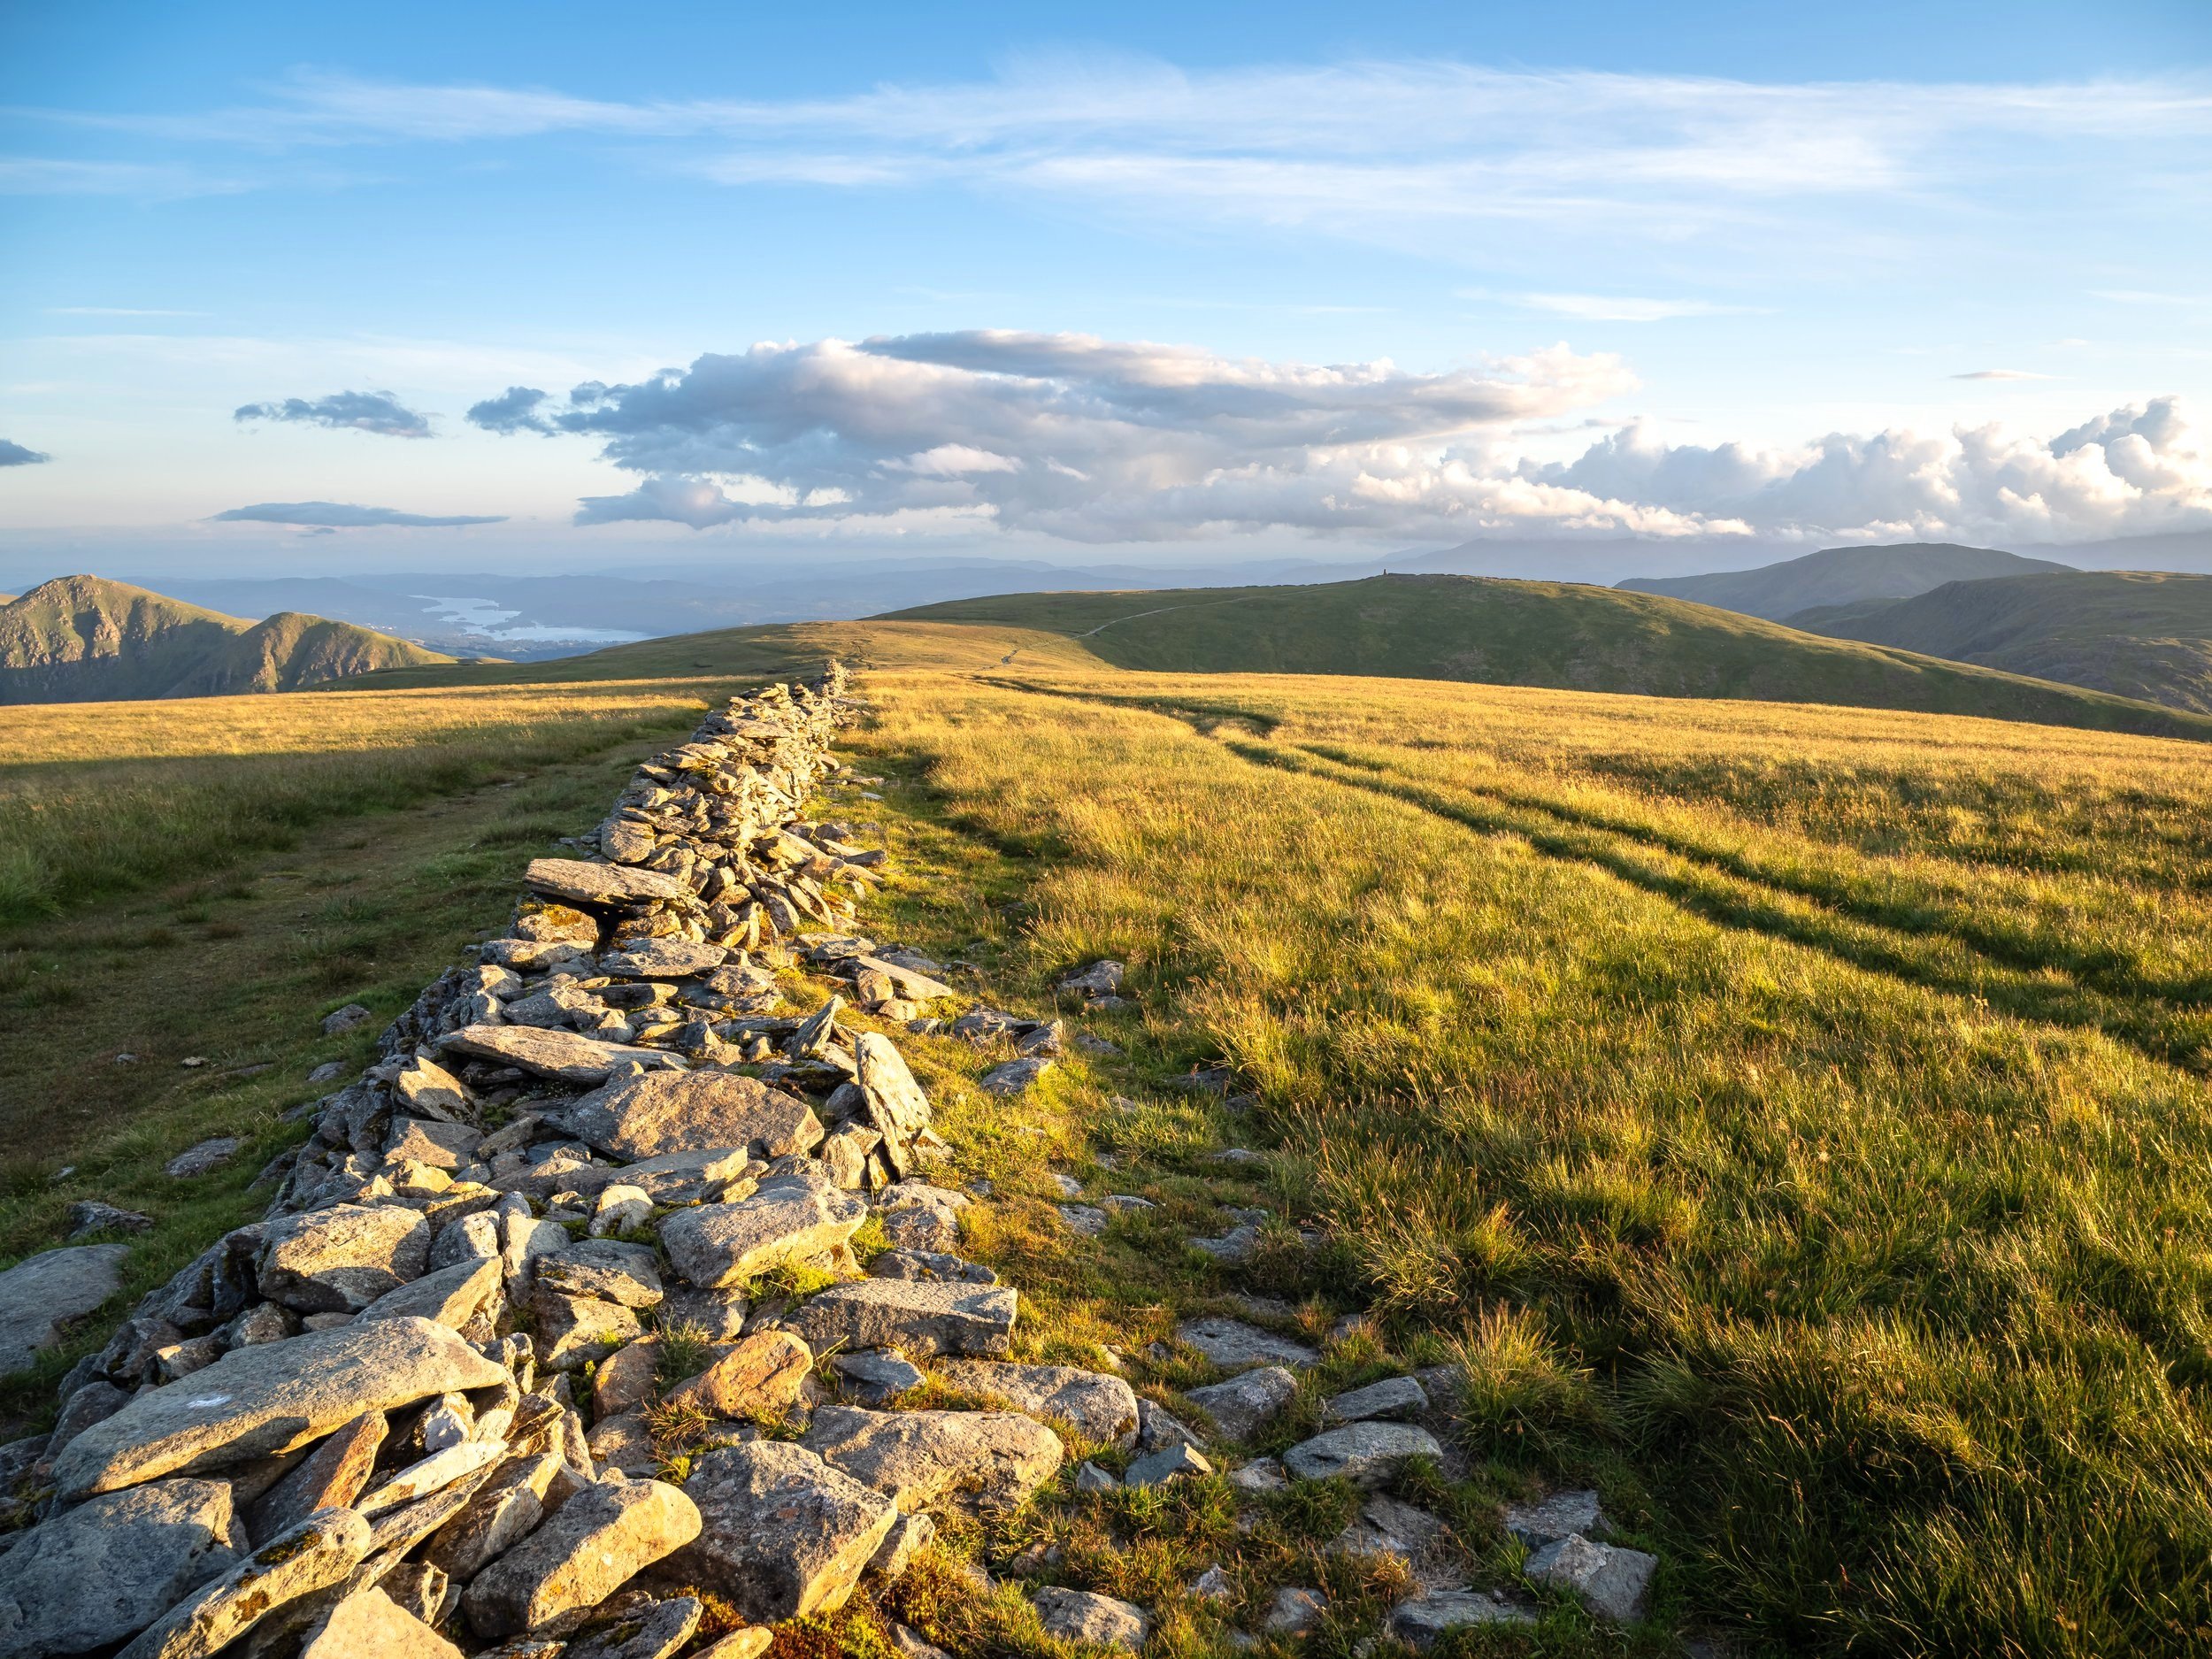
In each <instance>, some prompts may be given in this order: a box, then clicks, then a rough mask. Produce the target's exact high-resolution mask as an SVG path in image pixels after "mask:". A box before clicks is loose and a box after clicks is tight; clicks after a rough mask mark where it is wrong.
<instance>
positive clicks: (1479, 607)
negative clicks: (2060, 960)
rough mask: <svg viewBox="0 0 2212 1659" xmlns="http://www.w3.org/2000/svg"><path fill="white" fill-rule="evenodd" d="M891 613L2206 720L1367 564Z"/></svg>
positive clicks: (1679, 682) (1739, 629) (1631, 676)
mask: <svg viewBox="0 0 2212 1659" xmlns="http://www.w3.org/2000/svg"><path fill="white" fill-rule="evenodd" d="M895 619H901V620H913V621H925V622H939V623H942V622H960V621H965V622H972V623H984V624H995V625H998V626H1007V627H1016V628H1026V629H1033V630H1038V631H1041V632H1047V633H1055V634H1064V635H1067V636H1070V637H1071V638H1072V639H1074V640H1076V641H1079V643H1080V644H1082V645H1083V646H1084V647H1086V648H1087V649H1089V650H1090V651H1092V652H1094V654H1096V655H1097V656H1098V657H1102V658H1104V659H1105V660H1106V661H1108V662H1110V663H1113V664H1116V665H1118V666H1119V667H1123V668H1136V669H1156V670H1164V671H1167V672H1177V671H1180V672H1208V673H1255V672H1257V673H1299V674H1390V675H1398V676H1409V677H1418V678H1421V679H1436V680H1479V681H1486V682H1489V683H1492V684H1497V685H1517V686H1548V687H1562V688H1569V689H1575V690H1583V691H1619V692H1632V693H1638V694H1641V695H1651V696H1662V697H1730V698H1749V699H1755V700H1757V701H1760V702H1778V703H1840V704H1847V705H1852V706H1856V707H1863V708H1875V709H1915V710H1926V711H1929V712H1933V713H1943V714H1971V715H1981V716H1986V717H1989V718H1996V719H2007V720H2036V721H2041V722H2045V723H2047V724H2050V725H2055V726H2090V727H2093V728H2096V729H2099V730H2108V731H2124V732H2146V733H2162V734H2169V735H2176V736H2195V737H2212V720H2207V719H2205V718H2200V717H2197V716H2193V715H2177V713H2175V712H2174V711H2172V710H2165V709H2159V708H2154V707H2152V706H2150V705H2148V704H2145V703H2132V702H2130V701H2128V700H2127V699H2125V698H2123V697H2116V696H2113V695H2109V694H2107V693H2102V692H2094V691H2085V690H2083V689H2082V688H2080V687H2074V686H2059V685H2053V684H2050V683H2048V682H2047V681H2043V680H2028V679H2024V678H2022V677H2021V676H2019V675H2016V674H2009V673H2004V672H1999V671H1997V670H1994V669H1988V668H1979V667H1974V666H1970V665H1968V664H1962V663H1954V662H1947V661H1944V660H1943V659H1941V658H1939V657H1923V656H1919V655H1916V654H1915V653H1913V652H1911V651H1905V650H1898V649H1892V648H1889V647H1886V646H1873V645H1865V644H1862V643H1860V642H1859V641H1850V640H1838V639H1829V638H1824V637H1822V636H1819V635H1815V634H1802V633H1800V632H1798V631H1797V630H1796V629H1793V628H1789V627H1785V626H1782V625H1781V624H1779V623H1776V622H1766V621H1763V620H1761V619H1760V618H1756V617H1749V616H1743V615H1740V614H1738V613H1737V612H1734V611H1721V610H1717V609H1715V608H1714V607H1712V606H1710V605H1701V604H1693V603H1689V602H1687V601H1685V600H1679V599H1669V598H1664V597H1662V596H1660V595H1655V594H1642V593H1631V592H1626V591H1624V590H1623V589H1620V588H1591V587H1584V586H1581V585H1578V584H1575V583H1568V582H1525V581H1502V580H1492V579H1490V578H1486V577H1477V576H1378V577H1372V578H1370V579H1369V580H1365V581H1358V582H1332V583H1323V584H1317V585H1313V586H1307V587H1287V588H1184V589H1175V590H1168V591H1164V592H1157V593H1079V594H1006V595H993V596H991V597H989V598H984V599H962V600H956V601H953V602H951V603H946V604H937V605H927V606H924V607H922V608H920V609H918V610H914V611H900V612H897V613H896V617H895ZM702 637H704V636H702Z"/></svg>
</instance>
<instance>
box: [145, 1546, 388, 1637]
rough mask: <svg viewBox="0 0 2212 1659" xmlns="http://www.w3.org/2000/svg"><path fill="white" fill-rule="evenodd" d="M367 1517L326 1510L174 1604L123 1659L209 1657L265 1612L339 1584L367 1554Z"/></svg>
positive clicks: (239, 1634)
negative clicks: (364, 1518)
mask: <svg viewBox="0 0 2212 1659" xmlns="http://www.w3.org/2000/svg"><path fill="white" fill-rule="evenodd" d="M369 1544H370V1533H369V1524H368V1523H367V1522H366V1521H365V1520H363V1519H362V1518H361V1517H359V1516H358V1515H356V1514H355V1513H354V1512H353V1511H352V1510H351V1509H323V1510H320V1511H319V1512H318V1513H316V1514H314V1515H311V1516H310V1517H307V1519H305V1520H304V1521H302V1522H301V1523H300V1524H299V1525H297V1526H295V1527H293V1528H292V1529H291V1530H290V1531H288V1532H280V1533H278V1534H277V1535H276V1537H274V1538H273V1539H271V1540H269V1541H268V1542H267V1543H265V1544H264V1545H263V1546H262V1547H261V1548H259V1549H257V1550H256V1551H254V1553H253V1554H252V1555H249V1556H247V1557H246V1559H245V1560H243V1561H242V1562H240V1563H238V1564H237V1565H236V1566H234V1567H233V1568H232V1569H231V1570H230V1571H228V1572H226V1573H225V1574H224V1575H223V1576H222V1577H221V1578H218V1579H216V1580H215V1581H214V1582H213V1583H211V1584H209V1585H206V1586H203V1587H202V1588H201V1589H200V1590H198V1591H197V1592H196V1593H195V1594H192V1595H191V1596H189V1597H188V1598H187V1599H186V1600H184V1601H180V1602H179V1603H178V1604H177V1605H176V1606H175V1607H174V1608H173V1609H170V1611H169V1612H168V1614H167V1615H166V1616H165V1617H163V1618H162V1620H161V1621H160V1622H159V1623H158V1624H155V1625H153V1626H152V1627H150V1629H148V1630H147V1631H146V1632H144V1633H143V1634H142V1635H140V1636H139V1637H138V1639H137V1640H134V1641H133V1642H132V1643H131V1644H130V1646H129V1647H126V1648H124V1649H123V1655H122V1659H207V1656H208V1655H211V1654H213V1653H215V1652H216V1651H218V1650H219V1649H220V1648H222V1647H227V1646H228V1645H229V1644H230V1643H231V1642H232V1641H234V1640H236V1639H237V1638H238V1637H240V1636H242V1635H243V1634H244V1633H245V1632H247V1631H249V1630H250V1629H252V1628H253V1626H254V1625H255V1624H257V1623H259V1622H260V1620H261V1619H262V1618H264V1617H266V1616H267V1615H268V1614H270V1613H272V1612H274V1611H275V1610H277V1609H280V1608H282V1607H285V1606H287V1605H288V1604H289V1603H291V1602H294V1601H298V1600H299V1599H300V1598H301V1597H302V1596H305V1595H311V1594H314V1593H315V1592H316V1591H318V1590H321V1589H324V1588H326V1587H327V1586H331V1585H334V1584H336V1583H338V1582H339V1581H340V1580H341V1579H342V1578H345V1576H346V1575H347V1574H348V1573H349V1572H351V1571H353V1569H354V1567H355V1566H356V1565H357V1563H359V1562H360V1560H361V1558H362V1557H363V1556H364V1555H367V1554H368V1553H369Z"/></svg>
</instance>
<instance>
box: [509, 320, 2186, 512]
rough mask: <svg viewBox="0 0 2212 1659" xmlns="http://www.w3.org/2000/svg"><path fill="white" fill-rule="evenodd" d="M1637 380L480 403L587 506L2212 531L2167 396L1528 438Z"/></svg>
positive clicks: (924, 368) (893, 382) (1009, 339)
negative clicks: (1946, 425)
mask: <svg viewBox="0 0 2212 1659" xmlns="http://www.w3.org/2000/svg"><path fill="white" fill-rule="evenodd" d="M1635 385H1636V380H1635V378H1634V376H1633V375H1632V373H1630V371H1629V370H1628V368H1627V366H1626V365H1624V363H1623V362H1622V360H1621V359H1620V358H1619V357H1616V356H1613V355H1610V354H1607V353H1588V354H1580V353H1576V352H1574V351H1571V350H1570V349H1567V348H1566V347H1564V346H1558V347H1554V348H1550V349H1546V350H1542V351H1538V352H1534V353H1531V354H1528V355H1526V356H1522V357H1510V358H1503V359H1499V360H1496V361H1495V362H1494V363H1492V364H1491V365H1488V367H1487V369H1486V371H1485V372H1482V373H1476V372H1473V371H1455V372H1451V373H1434V374H1424V373H1415V372H1412V371H1409V370H1405V369H1401V368H1399V367H1397V366H1396V365H1394V364H1391V363H1389V362H1388V361H1386V360H1379V361H1376V362H1371V363H1362V364H1351V365H1307V364H1300V363H1289V362H1271V361H1261V360H1255V359H1233V358H1226V357H1217V356H1215V355H1213V354H1210V353H1208V352H1205V351H1202V350H1200V349H1195V348H1193V347H1187V346H1162V345H1153V344H1147V343H1143V342H1116V341H1106V340H1100V339H1097V338H1094V337H1093V336H1090V335H1085V334H1025V333H1018V332H1013V331H1006V330H975V331H969V332H964V333H953V334H915V335H903V336H895V337H879V338H874V339H869V340H864V341H860V342H847V341H841V340H821V341H816V342H811V343H808V344H803V345H799V344H789V345H777V344H764V345H757V346H755V347H753V348H752V349H749V350H748V351H744V352H737V353H709V354H706V355H704V356H702V357H698V358H697V359H696V360H695V361H694V362H693V363H692V364H691V365H690V366H689V367H688V368H687V369H682V370H668V371H665V372H664V373H661V374H659V375H657V376H655V377H653V378H651V379H649V380H641V381H638V382H635V383H634V384H628V385H606V384H603V383H601V382H598V381H587V382H585V383H584V384H582V385H580V386H578V387H576V388H573V389H572V391H570V392H569V393H568V394H567V395H566V396H565V397H555V396H551V395H550V394H549V393H547V392H544V391H542V390H540V389H538V388H533V387H510V388H507V390H506V391H504V392H503V393H502V394H500V395H499V396H495V397H490V398H487V399H485V400H484V401H482V402H480V403H477V404H476V405H475V406H474V407H472V409H470V410H469V411H468V417H467V418H468V419H469V421H470V423H471V424H472V425H474V426H479V427H481V428H483V429H485V430H487V431H490V432H495V433H499V434H541V435H545V436H560V435H572V436H577V437H583V438H588V439H591V440H594V441H596V442H598V444H599V445H600V454H601V457H602V458H603V460H605V461H607V462H610V463H611V464H612V465H615V466H617V467H619V468H621V469H623V470H624V471H626V472H633V473H636V474H639V475H640V481H639V482H638V484H637V485H636V487H635V488H633V489H631V490H629V491H627V492H626V493H623V494H620V495H595V496H588V497H585V498H584V499H583V501H582V503H581V504H580V510H579V511H578V513H577V515H576V518H577V522H578V523H579V524H584V525H599V524H612V523H618V522H623V521H638V520H664V521H667V522H672V523H675V524H681V525H687V526H690V527H692V528H693V529H705V528H708V527H710V526H718V525H739V524H779V525H794V524H807V523H812V524H818V525H826V526H841V527H872V528H876V529H881V530H887V531H908V532H927V531H932V530H934V531H937V532H940V533H949V532H956V531H957V530H960V529H963V528H966V529H970V530H1002V531H1027V532H1033V533H1037V534H1043V535H1047V536H1051V537H1055V538H1057V539H1060V540H1064V541H1076V542H1087V543H1103V542H1112V541H1182V540H1188V539H1192V538H1196V537H1203V536H1207V535H1210V534H1231V533H1236V532H1246V531H1255V530H1290V531H1299V532H1311V533H1318V534H1341V535H1348V536H1358V537H1363V538H1372V537H1375V536H1409V537H1415V536H1453V537H1460V538H1466V537H1471V536H1475V535H1479V534H1484V533H1487V532H1498V531H1510V532H1516V533H1528V532H1531V531H1534V532H1538V533H1542V532H1546V531H1549V532H1556V533H1561V534H1570V535H1571V534H1614V535H1618V534H1633V535H1647V536H1685V535H1713V534H1719V535H1753V534H1755V535H1761V536H1778V537H1784V538H1789V537H1829V536H1833V537H1839V538H1843V539H1856V538H1872V537H1893V536H1923V537H1929V536H1980V537H2005V538H2013V539H2019V540H2030V541H2067V540H2091V539H2096V538H2101V537H2108V536H2122V535H2131V534H2148V533H2154V532H2158V531H2170V530H2184V529H2199V528H2212V449H2208V448H2207V447H2206V446H2205V444H2204V442H2203V441H2202V440H2201V439H2200V437H2199V436H2198V434H2196V433H2195V432H2194V431H2193V428H2192V427H2191V426H2189V424H2188V422H2187V420H2186V419H2185V417H2184V415H2183V412H2182V409H2181V405H2180V402H2179V400H2178V399H2177V398H2174V397H2170V396H2162V397H2154V398H2152V399H2150V400H2149V401H2148V402H2147V403H2144V404H2142V405H2139V406H2134V407H2128V408H2123V409H2118V410H2114V411H2109V412H2108V413H2105V414H2101V415H2099V416H2097V417H2094V418H2093V419H2089V420H2087V421H2085V422H2083V423H2081V424H2080V425H2078V426H2074V427H2072V428H2070V429H2069V430H2067V431H2064V432H2062V433H2060V434H2055V435H2054V436H2048V437H2035V436H2029V435H2025V434H2015V433H2008V432H2007V431H2005V430H2003V429H2002V428H2001V427H1999V426H1994V425H1985V426H1975V427H1967V428H1960V429H1956V430H1954V431H1951V432H1947V433H1941V434H1917V433H1913V432H1909V431H1901V430H1892V431H1884V432H1879V433H1875V434H1841V433H1836V434H1827V435H1825V436H1823V437H1820V438H1817V439H1815V440H1812V441H1810V442H1806V443H1803V444H1801V445H1798V446H1796V447H1794V448H1789V449H1762V448H1755V447H1750V446H1746V445H1742V444H1737V443H1723V444H1718V445H1714V446H1710V447H1705V446H1698V445H1692V444H1670V443H1667V442H1664V441H1663V439H1661V438H1660V437H1659V436H1658V435H1657V434H1655V431H1654V430H1653V429H1652V428H1651V427H1650V426H1648V425H1647V424H1646V423H1644V422H1641V421H1631V422H1628V423H1625V424H1622V425H1620V426H1618V427H1617V430H1614V431H1612V432H1609V433H1608V434H1606V435H1605V436H1603V437H1601V438H1599V439H1598V440H1596V441H1595V442H1593V443H1592V444H1591V445H1590V447H1589V448H1588V449H1586V450H1585V451H1584V453H1583V454H1582V455H1581V456H1579V457H1577V458H1575V459H1573V460H1571V461H1554V462H1540V461H1536V460H1532V459H1530V458H1528V457H1526V456H1525V454H1522V453H1521V452H1520V451H1521V449H1522V447H1523V445H1522V443H1521V442H1520V434H1521V432H1522V430H1523V429H1524V428H1525V427H1526V426H1529V425H1531V424H1532V423H1537V422H1546V421H1555V420H1559V419H1564V418H1569V417H1572V416H1575V415H1578V414H1581V413H1583V412H1584V411H1588V410H1590V409H1592V408H1593V407H1594V406H1596V405H1598V404H1600V403H1604V402H1606V401H1607V400H1609V399H1611V398H1614V397H1617V396H1620V395H1622V394H1623V393H1624V392H1627V391H1630V390H1632V389H1633V388H1634V387H1635ZM1592 424H1596V423H1592Z"/></svg>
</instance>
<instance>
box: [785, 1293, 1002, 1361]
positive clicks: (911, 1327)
mask: <svg viewBox="0 0 2212 1659" xmlns="http://www.w3.org/2000/svg"><path fill="white" fill-rule="evenodd" d="M1019 1305H1020V1299H1019V1297H1018V1295H1017V1294H1016V1293H1015V1292H1014V1291H1012V1290H1011V1289H1010V1288H1008V1287H1007V1286H1002V1285H965V1284H956V1283H954V1284H949V1283H944V1282H934V1283H933V1282H931V1281H928V1280H919V1279H863V1280H861V1281H860V1282H859V1283H857V1284H853V1285H833V1286H830V1288H828V1289H827V1290H825V1291H822V1292H821V1293H819V1294H817V1295H814V1296H810V1297H809V1298H808V1299H807V1301H806V1302H804V1303H803V1305H801V1306H800V1307H799V1308H798V1309H797V1310H795V1311H794V1312H793V1313H791V1314H789V1315H787V1317H786V1318H785V1320H784V1323H785V1325H787V1326H788V1327H789V1328H790V1329H791V1330H793V1331H795V1332H797V1333H798V1334H799V1335H800V1336H801V1337H803V1339H805V1340H806V1343H807V1346H808V1347H810V1348H813V1349H814V1350H815V1351H816V1352H817V1353H821V1352H823V1351H825V1350H826V1349H830V1348H847V1349H851V1348H897V1349H898V1350H900V1352H902V1353H903V1354H906V1355H908V1356H911V1357H914V1358H922V1357H925V1356H929V1355H933V1354H964V1355H975V1356H982V1357H987V1358H995V1357H996V1356H1000V1355H1002V1354H1004V1353H1006V1352H1007V1350H1008V1349H1009V1348H1010V1347H1011V1346H1012V1343H1013V1330H1014V1317H1015V1313H1016V1310H1018V1307H1019Z"/></svg>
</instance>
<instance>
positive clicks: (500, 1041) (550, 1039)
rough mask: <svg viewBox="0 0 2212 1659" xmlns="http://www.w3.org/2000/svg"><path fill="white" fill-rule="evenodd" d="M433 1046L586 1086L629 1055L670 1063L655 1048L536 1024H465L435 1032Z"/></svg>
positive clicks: (599, 1080) (656, 1063) (658, 1063)
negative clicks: (439, 1032)
mask: <svg viewBox="0 0 2212 1659" xmlns="http://www.w3.org/2000/svg"><path fill="white" fill-rule="evenodd" d="M438 1047H439V1048H441V1049H442V1050H443V1051H444V1052H446V1053H448V1054H463V1055H467V1056H471V1057H472V1058H473V1059H478V1060H496V1061H498V1062H499V1063H500V1064H502V1065H512V1066H519V1067H521V1068H522V1069H523V1070H524V1071H528V1072H532V1073H534V1075H536V1076H538V1077H549V1078H556V1079H559V1080H560V1081H561V1082H564V1083H577V1084H582V1085H585V1086H592V1085H596V1084H600V1083H604V1082H605V1081H606V1080H607V1077H608V1074H609V1073H610V1072H611V1071H613V1070H614V1068H615V1067H616V1066H618V1065H620V1064H625V1063H626V1062H628V1061H632V1060H635V1061H638V1062H640V1063H641V1064H646V1065H651V1066H667V1065H673V1064H675V1063H674V1061H673V1060H672V1059H671V1058H670V1057H669V1056H667V1055H665V1054H664V1053H662V1052H661V1051H660V1050H659V1049H658V1048H633V1047H632V1046H631V1045H630V1044H628V1043H625V1042H602V1041H599V1039H598V1038H596V1037H586V1036H581V1035H580V1034H579V1033H575V1032H572V1031H556V1030H553V1029H551V1028H550V1027H548V1026H541V1025H464V1026H462V1027H461V1029H460V1030H458V1031H449V1032H448V1033H446V1034H445V1035H444V1036H442V1037H441V1038H439V1039H438Z"/></svg>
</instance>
